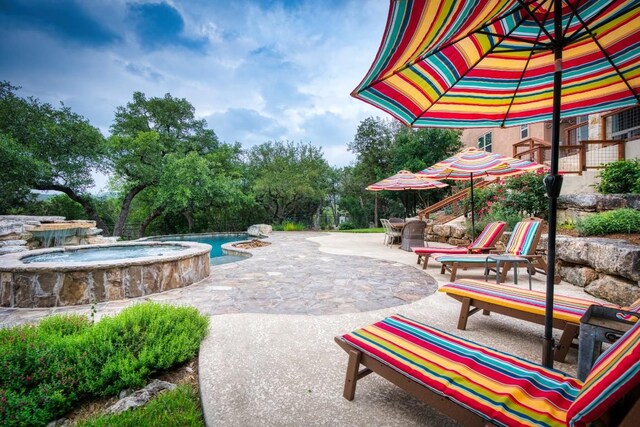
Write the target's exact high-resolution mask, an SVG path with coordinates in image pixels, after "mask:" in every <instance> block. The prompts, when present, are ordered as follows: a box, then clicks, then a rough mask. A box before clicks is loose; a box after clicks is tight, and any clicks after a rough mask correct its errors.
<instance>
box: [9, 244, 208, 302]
mask: <svg viewBox="0 0 640 427" xmlns="http://www.w3.org/2000/svg"><path fill="white" fill-rule="evenodd" d="M127 246H174V247H175V246H180V247H183V248H184V250H180V251H170V252H167V253H166V254H164V255H158V256H147V257H140V258H128V259H120V260H104V261H98V262H96V261H92V262H50V261H49V262H32V263H28V264H27V263H24V262H23V261H22V260H21V259H22V258H26V257H27V256H33V255H40V254H46V253H52V252H61V251H78V250H87V249H90V248H114V247H115V248H117V247H123V248H126V247H127ZM210 250H211V247H210V246H209V245H205V244H201V243H193V242H172V243H164V242H144V243H142V242H128V243H117V244H109V245H87V246H74V247H66V248H56V249H41V250H34V251H29V252H26V253H25V252H22V253H15V254H7V255H4V256H2V258H0V306H2V307H20V308H27V307H60V306H68V305H78V304H92V303H99V302H104V301H113V300H120V299H125V298H136V297H141V296H144V295H149V294H153V293H158V292H163V291H166V290H169V289H175V288H181V287H184V286H188V285H190V284H192V283H195V282H198V281H200V280H202V279H204V278H205V277H207V276H209V269H210V261H209V251H210Z"/></svg>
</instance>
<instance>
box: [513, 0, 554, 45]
mask: <svg viewBox="0 0 640 427" xmlns="http://www.w3.org/2000/svg"><path fill="white" fill-rule="evenodd" d="M518 3H520V5H521V6H522V8H523V9H524V10H525V11H526V12H527V15H529V17H530V18H531V19H532V20H533V21H535V23H536V24H538V27H539V28H540V29H541V30H542V31H544V33H545V34H546V35H547V37H549V40H550V41H551V42H552V43H553V41H554V38H553V37H552V36H551V33H549V31H547V29H546V28H545V27H544V25H543V23H542V22H540V21H539V20H538V18H536V16H535V15H534V14H533V11H532V10H529V7H528V5H527V4H526V3H525V2H524V1H523V0H518ZM543 3H547V1H546V0H544V1H541V2H540V4H539V5H538V8H540V7H542V4H543ZM536 9H537V8H536ZM548 14H549V9H547V16H548Z"/></svg>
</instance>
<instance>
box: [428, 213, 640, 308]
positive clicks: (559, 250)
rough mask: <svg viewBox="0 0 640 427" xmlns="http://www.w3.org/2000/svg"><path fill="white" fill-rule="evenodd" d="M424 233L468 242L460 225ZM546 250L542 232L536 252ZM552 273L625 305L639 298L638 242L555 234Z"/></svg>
mask: <svg viewBox="0 0 640 427" xmlns="http://www.w3.org/2000/svg"><path fill="white" fill-rule="evenodd" d="M509 235H510V233H505V234H504V235H503V236H502V240H501V242H500V245H498V250H502V249H504V244H505V243H506V242H507V240H509ZM426 236H427V241H434V242H440V243H449V244H451V245H456V246H465V245H468V244H469V243H470V238H469V237H468V236H467V235H466V233H465V229H464V228H463V227H461V226H454V225H432V226H428V227H427V234H426ZM546 251H547V238H546V235H543V236H542V238H541V239H540V243H539V244H538V252H539V253H546ZM556 274H558V275H559V276H560V277H561V278H562V280H563V281H565V282H568V283H571V284H573V285H575V286H580V287H583V288H584V290H585V292H587V293H589V294H591V295H593V296H595V297H598V298H603V299H605V300H607V301H610V302H612V303H614V304H619V305H628V304H630V303H631V302H633V301H635V300H637V299H639V298H640V246H637V245H632V244H629V243H627V242H626V241H624V240H615V239H605V238H593V237H570V236H562V235H559V236H557V238H556Z"/></svg>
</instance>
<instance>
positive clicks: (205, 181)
mask: <svg viewBox="0 0 640 427" xmlns="http://www.w3.org/2000/svg"><path fill="white" fill-rule="evenodd" d="M228 148H229V149H228V150H222V149H218V150H216V151H215V152H212V153H209V154H207V155H199V154H197V153H196V152H194V151H191V152H189V153H187V154H186V155H185V156H178V155H176V154H171V155H169V156H167V159H166V166H165V169H164V171H163V174H162V175H161V176H160V179H159V182H158V185H157V186H154V187H152V188H149V189H148V190H147V191H148V192H149V194H152V195H153V197H151V198H147V199H151V202H150V204H149V205H148V207H149V208H150V212H149V214H148V216H147V217H146V218H145V219H144V221H143V222H142V224H141V227H140V235H144V234H145V231H146V227H147V226H148V225H149V224H150V223H151V221H153V220H154V219H155V218H158V217H160V216H161V215H163V214H169V215H175V214H180V215H182V216H183V217H184V218H185V219H186V221H187V228H188V231H189V232H192V231H193V230H194V227H196V224H195V218H196V214H197V213H199V212H203V211H207V210H209V209H212V208H217V209H225V208H227V207H229V206H234V205H237V204H242V203H244V202H245V201H244V199H245V197H246V196H245V195H244V194H243V192H242V191H241V188H240V184H239V182H238V181H239V179H240V176H239V174H238V173H237V172H238V171H239V168H238V167H237V166H238V165H237V164H236V165H233V166H230V165H229V163H230V162H231V163H233V160H232V159H233V158H234V157H236V156H237V155H239V152H240V149H239V146H235V147H228Z"/></svg>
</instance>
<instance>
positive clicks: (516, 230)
mask: <svg viewBox="0 0 640 427" xmlns="http://www.w3.org/2000/svg"><path fill="white" fill-rule="evenodd" d="M539 228H540V221H521V222H519V223H517V224H516V225H515V227H513V231H512V232H511V237H509V241H508V242H507V246H506V247H505V248H504V252H505V254H508V255H529V254H532V253H533V252H534V250H535V248H532V247H531V246H532V245H533V242H534V241H535V237H536V234H537V233H538V229H539Z"/></svg>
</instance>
